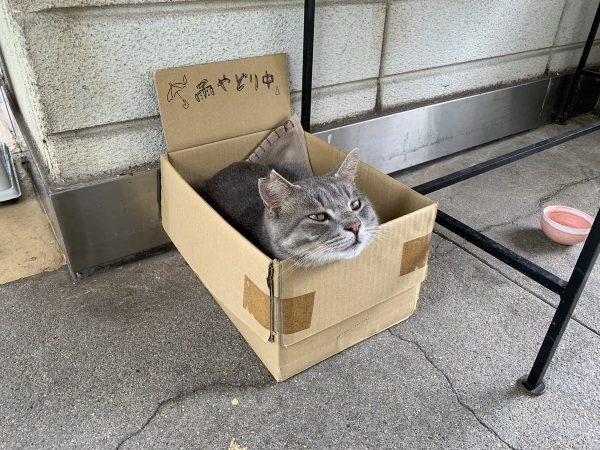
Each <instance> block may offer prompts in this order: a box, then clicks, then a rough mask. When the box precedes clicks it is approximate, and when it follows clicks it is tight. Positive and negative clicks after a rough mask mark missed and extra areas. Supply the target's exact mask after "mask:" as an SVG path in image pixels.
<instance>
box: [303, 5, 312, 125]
mask: <svg viewBox="0 0 600 450" xmlns="http://www.w3.org/2000/svg"><path fill="white" fill-rule="evenodd" d="M314 38H315V0H306V1H305V2H304V41H303V47H302V112H301V113H300V123H301V124H302V128H304V130H305V131H309V132H310V108H311V104H312V92H311V91H312V69H313V43H314Z"/></svg>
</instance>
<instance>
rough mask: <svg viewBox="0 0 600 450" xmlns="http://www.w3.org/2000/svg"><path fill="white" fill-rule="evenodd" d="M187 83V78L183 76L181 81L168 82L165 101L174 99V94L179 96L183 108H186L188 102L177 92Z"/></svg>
mask: <svg viewBox="0 0 600 450" xmlns="http://www.w3.org/2000/svg"><path fill="white" fill-rule="evenodd" d="M186 85H187V78H186V77H185V75H184V76H183V82H182V83H169V92H167V101H168V102H170V101H172V100H174V99H175V96H177V97H179V98H180V99H181V100H182V101H183V108H184V109H187V108H188V106H190V104H189V103H188V102H187V101H186V100H185V98H183V97H182V96H181V94H180V93H179V92H180V91H181V90H182V89H183V88H184V87H185V86H186Z"/></svg>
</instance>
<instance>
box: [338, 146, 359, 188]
mask: <svg viewBox="0 0 600 450" xmlns="http://www.w3.org/2000/svg"><path fill="white" fill-rule="evenodd" d="M357 170H358V149H357V148H355V149H354V150H352V151H351V152H350V153H348V154H347V155H346V158H344V160H343V161H342V163H341V164H340V165H339V167H338V168H337V169H336V171H335V176H336V177H340V178H343V179H345V180H347V181H350V182H352V183H353V182H354V180H355V178H356V171H357Z"/></svg>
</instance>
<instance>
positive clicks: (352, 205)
mask: <svg viewBox="0 0 600 450" xmlns="http://www.w3.org/2000/svg"><path fill="white" fill-rule="evenodd" d="M350 208H352V211H356V210H357V209H358V208H360V200H354V201H353V202H352V203H350Z"/></svg>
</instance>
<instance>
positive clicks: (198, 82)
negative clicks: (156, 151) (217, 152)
mask: <svg viewBox="0 0 600 450" xmlns="http://www.w3.org/2000/svg"><path fill="white" fill-rule="evenodd" d="M154 81H155V87H156V95H157V98H158V105H159V109H160V116H161V120H162V124H163V130H164V134H165V140H166V142H167V151H168V152H174V151H177V150H182V149H186V148H190V147H195V146H199V145H202V144H207V143H210V142H215V141H220V140H223V139H228V138H232V137H237V136H243V135H246V134H250V133H254V132H258V131H263V130H267V129H272V128H275V127H277V126H278V125H280V124H281V123H283V122H284V121H285V120H287V119H289V117H290V112H291V105H290V93H289V82H288V61H287V55H286V54H284V53H281V54H277V55H269V56H259V57H255V58H246V59H240V60H236V61H222V62H215V63H210V64H198V65H194V66H184V67H176V68H172V69H163V70H157V71H156V72H155V73H154Z"/></svg>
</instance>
